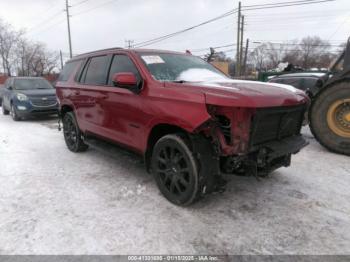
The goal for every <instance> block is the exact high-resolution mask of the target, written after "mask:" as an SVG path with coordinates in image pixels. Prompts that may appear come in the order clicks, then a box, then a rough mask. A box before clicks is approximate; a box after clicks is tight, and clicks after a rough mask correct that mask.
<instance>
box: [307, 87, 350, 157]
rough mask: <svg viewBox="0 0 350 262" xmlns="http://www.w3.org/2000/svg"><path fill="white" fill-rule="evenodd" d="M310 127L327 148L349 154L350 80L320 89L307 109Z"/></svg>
mask: <svg viewBox="0 0 350 262" xmlns="http://www.w3.org/2000/svg"><path fill="white" fill-rule="evenodd" d="M309 120H310V129H311V132H312V134H313V135H314V137H315V138H316V140H317V141H319V142H320V144H321V145H323V146H324V147H326V148H327V149H328V150H330V151H332V152H335V153H339V154H344V155H350V81H349V80H346V81H342V82H338V83H335V84H333V85H331V86H329V87H326V88H325V89H324V90H322V91H321V92H320V93H319V94H318V95H317V96H316V97H315V99H314V100H313V102H312V105H311V108H310V110H309Z"/></svg>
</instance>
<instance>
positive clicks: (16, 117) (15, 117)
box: [10, 105, 21, 121]
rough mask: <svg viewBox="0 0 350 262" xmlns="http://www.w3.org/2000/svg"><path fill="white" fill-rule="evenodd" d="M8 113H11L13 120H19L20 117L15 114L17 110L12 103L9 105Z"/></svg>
mask: <svg viewBox="0 0 350 262" xmlns="http://www.w3.org/2000/svg"><path fill="white" fill-rule="evenodd" d="M10 113H11V117H12V119H13V121H19V120H21V118H20V117H19V116H18V114H17V110H16V107H15V106H14V105H11V111H10Z"/></svg>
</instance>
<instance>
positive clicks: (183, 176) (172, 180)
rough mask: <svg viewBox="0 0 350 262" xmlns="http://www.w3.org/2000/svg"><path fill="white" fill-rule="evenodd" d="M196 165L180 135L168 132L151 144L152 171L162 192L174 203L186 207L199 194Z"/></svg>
mask: <svg viewBox="0 0 350 262" xmlns="http://www.w3.org/2000/svg"><path fill="white" fill-rule="evenodd" d="M197 169H198V168H197V164H196V161H195V159H194V157H193V154H192V152H191V150H190V149H189V146H188V145H187V143H186V142H185V140H184V139H183V138H182V137H181V136H179V135H167V136H165V137H163V138H161V139H160V140H159V141H158V142H157V144H156V145H155V147H154V150H153V155H152V173H153V175H154V177H155V180H156V182H157V185H158V187H159V189H160V191H161V192H162V194H163V195H164V196H165V197H166V198H167V199H168V200H169V201H170V202H172V203H174V204H176V205H182V206H186V205H189V204H191V203H192V202H194V201H195V200H196V197H197V193H198V171H197Z"/></svg>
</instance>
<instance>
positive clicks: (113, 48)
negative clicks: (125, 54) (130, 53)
mask: <svg viewBox="0 0 350 262" xmlns="http://www.w3.org/2000/svg"><path fill="white" fill-rule="evenodd" d="M116 49H118V50H119V49H124V48H122V47H111V48H106V49H100V50H96V51H91V52H87V53H83V54H79V55H76V56H74V57H73V59H74V58H78V57H81V56H86V55H89V54H94V53H98V52H103V51H110V50H116Z"/></svg>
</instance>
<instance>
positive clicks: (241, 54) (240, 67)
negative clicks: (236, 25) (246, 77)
mask: <svg viewBox="0 0 350 262" xmlns="http://www.w3.org/2000/svg"><path fill="white" fill-rule="evenodd" d="M241 20H242V23H241V35H240V38H241V43H240V45H241V46H240V48H239V50H240V52H239V76H241V75H242V71H243V70H242V69H243V34H244V15H242V19H241Z"/></svg>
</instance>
